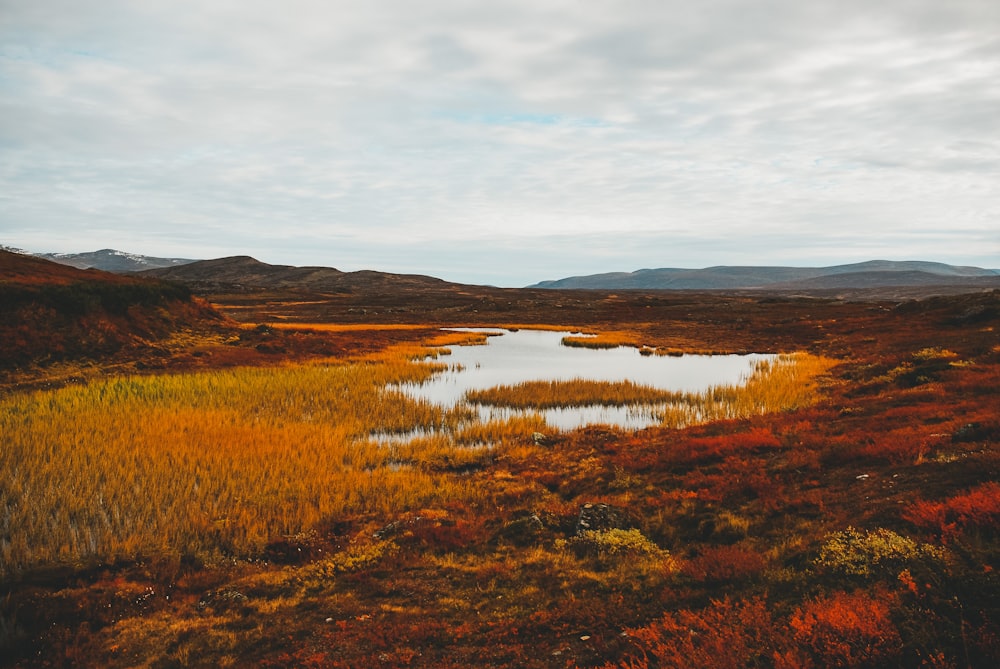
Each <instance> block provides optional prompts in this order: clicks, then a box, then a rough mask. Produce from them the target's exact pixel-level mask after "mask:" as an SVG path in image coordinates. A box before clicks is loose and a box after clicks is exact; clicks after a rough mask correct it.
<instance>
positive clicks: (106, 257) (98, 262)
mask: <svg viewBox="0 0 1000 669" xmlns="http://www.w3.org/2000/svg"><path fill="white" fill-rule="evenodd" d="M0 250H3V251H7V252H9V253H16V254H18V255H27V256H34V257H35V258H44V259H45V260H49V261H52V262H55V263H59V264H60V265H67V266H69V267H75V268H77V269H99V270H102V271H105V272H114V273H116V274H120V273H123V272H137V271H141V270H145V269H157V268H161V267H174V266H177V265H184V264H187V263H192V262H196V260H194V259H191V258H159V257H156V256H146V255H142V254H140V253H129V252H127V251H119V250H117V249H100V250H97V251H85V252H83V253H34V252H31V251H25V250H24V249H19V248H14V247H12V246H0Z"/></svg>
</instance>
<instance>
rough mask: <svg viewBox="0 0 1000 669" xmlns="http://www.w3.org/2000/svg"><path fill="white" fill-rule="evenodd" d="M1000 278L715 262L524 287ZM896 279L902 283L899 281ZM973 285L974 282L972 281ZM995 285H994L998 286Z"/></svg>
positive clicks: (949, 269) (813, 285) (868, 266)
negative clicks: (702, 265) (702, 266)
mask: <svg viewBox="0 0 1000 669" xmlns="http://www.w3.org/2000/svg"><path fill="white" fill-rule="evenodd" d="M994 277H995V278H998V279H1000V271H998V270H993V269H983V268H981V267H970V266H958V265H948V264H946V263H938V262H931V261H921V260H907V261H894V260H869V261H866V262H861V263H851V264H844V265H831V266H827V267H787V266H780V265H774V266H767V265H761V266H756V265H716V266H713V267H705V268H701V269H688V268H675V267H663V268H657V269H640V270H636V271H634V272H607V273H602V274H589V275H580V276H571V277H565V278H562V279H555V280H549V281H541V282H539V283H536V284H532V285H530V286H527V287H528V288H549V289H578V288H579V289H598V290H628V289H635V290H733V289H740V290H742V289H755V288H775V289H777V288H780V289H783V290H787V289H795V288H810V289H824V288H871V287H878V286H896V285H910V284H908V283H906V282H905V281H907V280H909V281H913V282H914V283H913V285H932V284H934V282H935V281H942V282H943V284H945V285H947V284H954V283H956V282H959V283H961V282H964V281H967V280H979V279H983V278H985V279H987V282H989V281H991V280H992V278H994ZM901 280H903V282H902V283H901ZM973 282H974V283H978V281H973ZM998 285H1000V284H998Z"/></svg>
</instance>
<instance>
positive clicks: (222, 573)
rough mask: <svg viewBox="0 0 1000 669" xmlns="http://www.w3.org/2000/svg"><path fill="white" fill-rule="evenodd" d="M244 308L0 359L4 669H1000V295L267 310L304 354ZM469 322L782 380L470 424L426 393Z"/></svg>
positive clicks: (622, 299)
mask: <svg viewBox="0 0 1000 669" xmlns="http://www.w3.org/2000/svg"><path fill="white" fill-rule="evenodd" d="M88 279H89V277H88ZM165 294H166V293H165ZM123 295H124V294H123ZM171 295H172V294H171ZM126 297H127V296H126ZM178 297H179V294H178V295H174V296H172V297H170V299H171V300H172V299H175V298H178ZM181 297H182V296H181ZM207 297H209V298H210V299H211V301H212V303H214V304H217V305H222V307H224V305H225V299H224V298H222V297H218V296H207ZM251 297H252V296H250V297H248V296H242V297H241V298H240V300H241V302H240V309H239V312H238V315H239V316H240V318H242V319H244V320H245V321H246V322H245V323H244V324H242V325H241V324H238V323H234V322H232V321H229V320H226V319H225V318H221V317H219V316H218V314H214V315H212V314H209V311H210V310H211V307H210V306H209V305H207V304H199V305H197V306H192V305H191V304H181V305H178V306H177V307H176V309H175V308H174V307H172V306H171V303H170V302H169V301H166V302H160V301H154V302H151V303H150V304H149V305H148V306H143V305H139V306H136V307H127V308H124V309H123V310H118V311H107V310H102V309H103V307H101V305H100V304H97V303H95V305H94V306H93V309H92V310H90V311H87V312H86V313H83V314H66V315H65V316H64V317H65V318H66V319H67V320H66V321H65V322H66V323H67V324H69V325H67V327H68V328H69V329H67V330H66V331H65V332H56V333H51V334H50V335H48V336H49V337H50V339H51V340H52V341H55V340H56V339H52V338H68V337H70V336H71V335H72V334H73V333H74V332H77V331H78V330H81V331H82V330H84V329H85V330H86V331H87V332H91V333H92V332H95V327H96V328H97V331H99V330H100V327H102V326H100V323H101V322H102V320H103V319H107V323H108V327H107V328H105V331H106V332H113V333H114V336H115V341H116V342H119V343H118V344H116V346H117V348H114V350H110V349H109V348H108V346H107V342H108V341H109V340H108V339H105V340H104V342H105V344H102V345H101V346H104V348H101V347H98V348H97V349H94V348H89V349H88V348H85V347H84V345H83V344H80V343H79V342H77V344H74V345H73V346H65V347H64V348H63V352H62V353H60V355H59V356H57V357H56V358H54V359H51V360H43V359H41V358H38V357H37V355H36V353H35V352H36V351H37V350H39V348H38V346H37V345H36V344H37V342H30V341H28V340H27V339H25V342H24V347H22V349H19V351H20V352H14V353H17V355H14V353H11V357H10V359H8V360H6V361H5V364H6V365H7V366H6V367H4V372H3V373H4V377H3V380H4V386H3V387H4V391H3V396H2V397H0V435H2V439H3V448H2V450H0V514H2V517H0V585H2V588H3V589H2V591H0V664H3V665H5V666H15V667H53V666H94V667H97V666H100V667H136V666H145V667H173V666H258V667H288V666H302V667H369V666H378V667H467V666H486V665H488V666H495V667H630V668H636V667H689V666H727V667H743V666H748V667H750V666H753V667H776V668H786V669H787V668H792V667H799V668H803V667H824V666H841V667H883V666H900V667H962V668H964V667H992V666H996V664H997V662H998V661H1000V645H998V643H997V641H996V640H997V639H998V638H1000V627H998V621H1000V610H998V606H997V602H998V601H1000V580H998V576H997V574H998V571H997V568H998V566H1000V565H998V564H997V557H998V555H1000V486H998V485H997V483H996V481H997V480H998V473H1000V472H998V469H1000V467H998V466H1000V457H998V450H997V448H998V441H1000V419H998V416H997V410H996V407H997V406H998V402H1000V400H998V397H997V393H998V388H1000V342H998V340H997V334H996V333H997V329H996V328H998V327H1000V295H998V294H995V293H986V294H982V295H969V296H953V297H947V298H930V299H926V300H921V301H917V302H899V303H880V302H851V303H848V302H838V301H833V300H819V299H810V300H803V299H791V298H764V297H753V298H750V297H746V296H720V295H714V294H713V295H708V294H706V295H699V296H691V295H683V296H679V295H672V294H667V293H650V294H640V293H636V294H634V295H625V296H622V295H611V294H602V293H596V292H586V293H584V292H581V293H573V292H566V293H558V292H553V293H551V294H550V295H549V296H539V295H537V294H534V293H530V292H525V293H523V294H518V295H517V296H514V295H512V294H511V293H504V292H501V291H498V292H497V293H496V294H495V295H494V297H493V298H491V299H494V302H493V303H492V306H490V304H489V303H485V302H483V301H482V299H481V298H480V297H479V296H476V297H475V298H474V299H471V298H470V299H471V301H470V302H469V303H468V304H469V306H470V309H469V310H468V311H464V310H461V309H459V310H455V309H454V307H453V303H450V302H447V301H446V300H445V299H444V298H443V297H442V298H441V302H439V303H434V302H431V301H429V302H428V303H427V304H426V305H425V306H426V314H434V315H436V317H435V318H430V317H428V316H427V315H426V314H424V315H423V316H421V317H417V316H415V315H414V312H413V311H412V305H413V304H414V302H412V300H413V297H412V296H409V297H406V298H405V299H406V300H409V301H408V302H406V304H408V305H410V307H409V308H411V310H410V311H402V310H398V311H391V310H390V311H387V310H386V309H387V305H386V303H385V302H384V301H382V302H378V303H374V302H373V304H374V305H375V306H371V307H370V310H369V313H368V320H367V321H366V322H352V321H353V320H354V319H356V318H360V317H359V316H358V313H359V312H357V311H348V309H354V308H356V304H357V303H358V301H359V300H360V299H361V298H360V297H356V296H354V297H350V298H349V299H350V300H352V301H353V302H350V303H349V305H350V306H347V307H345V306H344V305H343V304H340V303H338V302H337V300H338V299H340V298H337V297H336V296H333V297H330V296H311V297H310V296H302V295H296V296H294V298H295V299H292V298H291V297H289V298H288V299H287V300H284V302H282V304H283V306H282V309H285V310H292V309H295V308H298V309H302V310H303V312H302V315H303V316H304V317H305V316H309V317H310V320H311V321H312V322H311V323H310V324H309V325H306V324H305V323H303V322H299V323H297V324H296V323H295V322H293V321H292V319H287V320H286V321H285V322H283V323H270V324H269V323H265V324H261V323H260V321H261V320H263V319H260V318H259V315H260V313H263V312H265V311H268V310H273V309H274V308H275V307H274V304H275V303H276V298H274V297H273V296H269V297H268V298H267V300H263V299H261V300H260V304H261V309H260V312H259V313H258V314H257V316H258V317H255V315H254V313H255V312H254V310H253V308H252V299H251ZM508 298H509V300H508ZM143 299H145V298H143ZM344 299H348V298H344ZM380 299H383V300H384V298H380ZM399 299H400V300H403V299H404V298H403V297H400V298H399ZM427 299H428V300H430V298H427ZM456 299H457V300H460V299H466V298H465V297H462V296H459V297H458V298H456ZM515 299H516V300H521V302H520V304H521V305H522V306H523V307H524V308H522V309H520V310H519V311H518V312H517V313H516V316H517V318H516V320H515V318H512V314H511V313H510V312H509V311H508V310H507V305H508V302H509V301H513V300H515ZM324 300H326V302H325V304H326V305H327V307H328V310H327V311H326V312H325V313H326V314H328V315H329V318H328V319H327V320H326V321H325V322H316V321H317V320H318V319H316V318H315V316H316V315H317V314H318V313H319V311H318V310H319V307H318V306H317V304H319V303H324ZM505 300H507V301H505ZM545 300H548V301H545ZM293 303H294V304H293ZM296 304H297V305H299V306H295V305H296ZM57 307H58V305H55V306H51V305H50V306H49V307H46V308H52V309H55V308H57ZM341 307H344V308H341ZM473 307H474V309H475V310H476V311H475V312H473V311H472V308H473ZM388 308H390V309H397V307H396V306H395V305H389V307H388ZM17 309H18V311H15V312H11V313H13V315H14V316H17V315H18V314H22V312H23V313H24V314H27V316H26V317H33V316H31V314H32V313H34V312H32V311H31V308H30V307H25V306H23V305H21V306H18V307H17ZM24 309H28V311H24ZM141 309H151V310H153V311H148V312H147V311H141ZM376 311H378V312H379V313H377V314H375V313H374V312H376ZM154 312H155V313H156V320H155V322H156V323H157V324H158V325H157V328H147V329H145V330H140V329H137V327H138V326H142V325H143V324H148V323H151V322H153V321H151V320H150V318H151V317H150V316H149V315H148V314H151V313H154ZM229 313H230V315H232V314H233V313H236V312H235V311H234V312H229ZM473 313H475V314H476V315H475V317H472V316H471V314H473ZM199 314H202V315H204V314H209V315H210V317H209V318H207V319H206V320H204V321H200V320H197V318H199V317H200V316H199ZM636 314H641V316H642V318H641V319H640V318H637V317H636ZM7 315H8V316H11V314H10V313H8V314H7ZM556 316H559V318H556ZM192 319H193V320H192ZM338 319H339V320H338ZM303 320H305V319H304V318H303ZM553 321H556V322H553ZM29 322H34V321H30V318H29ZM60 322H62V321H60ZM170 323H173V324H174V325H173V329H172V330H171V331H170V332H169V333H167V332H166V330H161V329H159V328H167V326H168V325H169V324H170ZM456 325H463V326H480V327H481V326H490V327H517V328H524V327H525V326H545V327H547V328H549V329H564V330H578V331H586V332H592V333H596V334H598V335H599V336H598V337H596V338H595V337H587V338H584V339H587V340H589V341H594V340H597V341H600V340H601V339H602V337H601V335H602V333H604V335H605V336H604V337H603V339H604V340H605V341H606V342H607V343H609V345H610V344H611V343H614V345H616V346H617V345H622V344H624V345H628V346H630V347H632V349H633V350H632V352H633V353H635V355H639V353H638V352H639V351H646V352H647V353H649V355H648V356H645V357H648V358H654V357H655V356H653V355H652V354H653V353H664V354H667V353H676V352H678V351H689V352H698V353H705V352H721V353H742V354H745V353H747V352H749V351H757V352H760V353H767V354H769V355H771V356H773V357H768V358H766V359H761V360H758V361H755V362H754V367H753V370H752V372H751V373H750V375H749V376H748V377H747V378H746V379H745V381H744V382H742V383H735V384H726V383H716V384H714V385H712V387H711V388H700V389H688V390H684V391H676V390H673V391H663V390H662V389H655V388H647V387H645V386H646V384H642V383H626V382H625V381H623V380H596V381H595V380H591V381H580V380H575V379H573V378H570V379H554V380H538V379H535V380H530V379H529V380H528V381H529V382H523V381H522V382H514V383H505V384H492V385H491V386H489V387H488V388H486V389H482V390H481V391H477V394H470V395H468V396H467V398H466V399H467V401H468V404H467V405H460V406H457V407H450V406H443V405H440V404H437V403H435V402H432V401H428V400H427V399H421V398H418V397H415V396H414V395H412V394H410V393H408V392H406V391H405V388H406V387H407V384H416V383H420V382H422V381H426V380H428V379H430V378H432V376H433V375H434V374H436V373H438V372H440V371H442V370H445V369H447V368H448V367H449V366H450V365H453V364H454V354H455V352H456V351H458V350H459V349H461V348H462V347H463V345H464V344H468V343H470V338H479V340H480V341H481V340H482V337H483V336H485V335H482V334H481V333H468V332H444V333H443V332H441V330H440V329H439V328H440V327H441V326H456ZM3 327H4V328H7V329H10V328H12V327H19V326H16V323H14V321H12V320H11V318H8V319H7V320H6V321H5V323H4V325H3ZM168 329H169V328H168ZM140 332H144V333H145V334H139V333H140ZM126 335H127V336H126ZM58 340H59V341H63V340H62V339H58ZM8 341H15V340H8ZM67 341H68V340H67ZM74 341H76V340H74ZM81 347H82V348H81ZM442 347H444V348H450V349H451V350H452V352H453V356H448V355H444V354H443V353H444V351H443V350H442ZM81 350H85V351H89V353H88V354H87V355H86V356H82V355H81V354H80V353H79V351H81ZM95 350H96V352H94V351H95ZM464 350H469V349H464ZM590 353H600V351H590ZM450 358H451V359H450ZM11 360H13V362H11ZM25 360H29V361H30V362H27V363H26V362H24V361H25ZM663 392H668V393H669V395H661V394H660V393H663ZM478 393H481V394H478ZM664 399H666V401H667V402H668V403H669V406H670V407H675V408H676V410H677V412H678V413H677V414H676V415H673V414H670V413H669V412H665V413H664V415H663V416H662V421H663V423H662V424H660V425H656V426H652V427H648V428H644V429H621V428H617V427H612V426H607V425H591V426H587V427H583V428H579V429H564V430H560V429H556V428H555V427H554V426H552V425H549V424H547V423H546V422H545V419H544V417H543V416H542V415H541V414H539V413H535V412H528V413H526V414H524V415H517V416H511V417H509V418H505V419H497V420H482V418H481V417H480V416H479V415H478V413H477V412H476V411H474V404H475V403H476V402H486V403H488V404H490V405H494V406H495V405H503V404H510V405H513V406H517V407H527V406H532V407H534V406H544V405H552V404H554V405H560V406H561V405H570V404H577V403H585V404H595V403H596V404H604V403H608V404H611V403H618V402H636V401H639V402H650V401H653V400H655V401H656V402H657V403H658V402H660V401H661V400H664ZM428 427H432V428H434V429H433V430H428V429H426V428H428ZM418 428H423V433H422V434H421V435H420V436H417V437H414V438H409V437H403V438H397V439H382V438H379V437H378V436H373V435H378V434H391V433H394V434H396V435H407V434H409V433H411V432H412V431H413V430H415V429H418Z"/></svg>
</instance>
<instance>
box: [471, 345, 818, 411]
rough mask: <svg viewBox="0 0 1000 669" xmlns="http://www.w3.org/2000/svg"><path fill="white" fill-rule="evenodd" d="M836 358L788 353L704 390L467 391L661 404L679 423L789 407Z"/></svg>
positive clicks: (494, 399) (528, 398)
mask: <svg viewBox="0 0 1000 669" xmlns="http://www.w3.org/2000/svg"><path fill="white" fill-rule="evenodd" d="M833 363H834V361H832V360H829V359H826V358H819V357H816V356H811V355H806V354H803V353H797V354H786V355H781V356H778V357H777V358H775V359H773V360H760V361H757V362H756V363H754V367H753V371H752V372H751V374H750V376H749V377H748V379H747V380H746V381H745V382H744V383H741V384H732V385H721V386H713V387H711V388H709V389H708V390H706V391H704V392H698V393H692V392H676V391H669V390H662V389H658V388H653V387H651V386H646V385H641V384H636V383H632V382H631V381H616V382H611V381H591V380H587V379H572V380H568V381H526V382H524V383H517V384H511V385H499V386H494V387H492V388H487V389H483V390H470V391H468V392H467V393H466V395H465V399H466V401H468V402H470V403H472V404H484V405H492V406H501V407H509V408H513V409H528V408H539V409H546V408H554V407H579V406H594V405H601V406H625V405H664V407H665V408H664V409H663V410H662V413H661V416H662V424H663V425H664V426H668V427H683V426H685V425H691V424H693V423H698V422H704V421H710V420H719V419H727V418H746V417H749V416H752V415H756V414H761V413H767V412H771V411H780V410H787V409H793V408H797V407H800V406H803V405H805V404H807V403H809V402H810V401H811V400H812V398H813V397H815V385H816V382H817V381H816V379H817V377H818V376H820V375H821V374H823V373H824V372H826V371H827V370H828V369H829V368H830V367H831V366H832V365H833Z"/></svg>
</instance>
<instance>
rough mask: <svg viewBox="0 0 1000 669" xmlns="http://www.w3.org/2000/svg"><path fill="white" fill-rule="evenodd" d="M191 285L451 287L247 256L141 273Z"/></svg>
mask: <svg viewBox="0 0 1000 669" xmlns="http://www.w3.org/2000/svg"><path fill="white" fill-rule="evenodd" d="M140 275H141V276H152V277H156V278H159V279H168V280H170V281H177V282H180V283H186V284H189V285H191V286H192V287H194V288H195V289H197V290H200V291H205V292H218V291H245V290H302V291H310V292H320V293H353V292H359V291H378V290H380V291H393V290H402V289H414V288H417V289H441V288H447V287H451V286H456V285H457V284H452V283H449V282H447V281H444V280H442V279H436V278H434V277H430V276H423V275H419V274H391V273H388V272H376V271H372V270H361V271H358V272H342V271H340V270H338V269H334V268H332V267H295V266H292V265H270V264H268V263H264V262H261V261H259V260H257V259H255V258H251V257H250V256H232V257H229V258H217V259H215V260H199V261H197V262H192V263H189V264H186V265H178V266H176V267H167V268H161V269H151V270H146V271H143V272H140Z"/></svg>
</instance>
